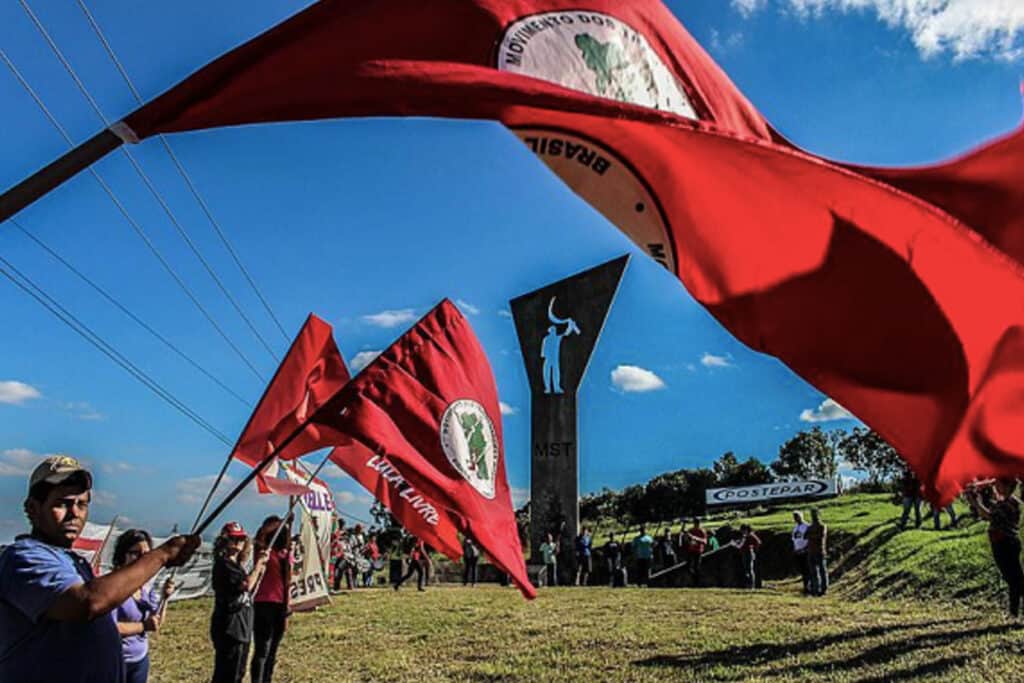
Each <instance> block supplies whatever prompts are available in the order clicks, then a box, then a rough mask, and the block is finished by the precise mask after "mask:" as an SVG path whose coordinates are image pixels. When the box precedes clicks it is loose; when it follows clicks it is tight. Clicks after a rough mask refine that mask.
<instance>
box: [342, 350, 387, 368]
mask: <svg viewBox="0 0 1024 683" xmlns="http://www.w3.org/2000/svg"><path fill="white" fill-rule="evenodd" d="M379 355H380V351H360V352H359V353H357V354H356V355H354V356H352V360H351V362H349V365H350V366H351V367H352V371H353V372H359V371H360V370H362V369H363V368H365V367H366V366H367V365H369V364H370V363H372V362H373V359H374V358H376V357H377V356H379Z"/></svg>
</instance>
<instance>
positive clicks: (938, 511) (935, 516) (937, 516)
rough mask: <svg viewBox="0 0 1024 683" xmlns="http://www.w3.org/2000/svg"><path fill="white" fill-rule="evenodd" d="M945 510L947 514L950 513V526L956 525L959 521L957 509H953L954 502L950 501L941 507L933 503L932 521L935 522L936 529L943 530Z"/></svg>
mask: <svg viewBox="0 0 1024 683" xmlns="http://www.w3.org/2000/svg"><path fill="white" fill-rule="evenodd" d="M943 512H945V513H946V514H947V515H949V528H950V529H952V528H953V527H955V526H956V525H957V522H958V521H959V520H958V519H957V517H956V510H954V509H953V504H952V503H950V504H949V505H947V506H946V507H944V508H941V507H938V506H936V505H933V506H932V522H933V523H934V524H935V530H936V531H941V530H942V519H941V515H942V513H943Z"/></svg>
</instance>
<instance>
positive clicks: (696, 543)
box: [683, 517, 708, 588]
mask: <svg viewBox="0 0 1024 683" xmlns="http://www.w3.org/2000/svg"><path fill="white" fill-rule="evenodd" d="M683 538H684V540H685V541H686V562H687V566H689V568H690V577H691V578H692V579H693V585H694V587H695V588H696V587H698V586H700V563H701V559H702V558H703V557H704V548H706V547H707V544H708V532H706V531H705V530H704V529H702V528H701V526H700V518H699V517H694V518H693V526H691V527H690V530H689V531H683Z"/></svg>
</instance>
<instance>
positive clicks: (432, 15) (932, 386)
mask: <svg viewBox="0 0 1024 683" xmlns="http://www.w3.org/2000/svg"><path fill="white" fill-rule="evenodd" d="M367 115H434V116H452V117H473V118H493V119H496V120H499V121H501V122H503V123H504V124H505V125H506V126H508V127H509V128H511V129H512V130H513V132H514V133H515V134H516V135H518V136H519V137H520V138H521V139H522V140H523V141H524V143H525V144H526V145H527V146H528V147H529V149H530V150H531V151H533V152H534V153H535V154H536V155H537V156H538V157H540V158H541V159H542V160H543V161H544V162H545V163H546V164H547V165H548V166H549V167H550V168H551V169H552V170H554V172H555V173H557V174H558V175H559V176H560V177H561V178H562V179H563V180H565V181H566V182H567V183H568V184H569V185H570V186H571V187H572V188H573V189H574V190H575V191H576V192H577V193H579V194H580V195H581V196H582V197H583V198H584V199H586V200H587V201H588V202H590V203H591V204H592V205H593V206H594V207H595V208H597V209H598V210H599V211H601V212H602V213H603V214H604V215H605V216H607V217H608V218H609V220H611V221H612V222H613V223H615V224H616V225H618V226H619V227H620V228H621V229H622V230H623V231H624V232H625V233H626V234H628V235H629V236H630V237H631V238H632V239H633V240H634V241H635V242H636V243H637V244H638V245H639V246H640V247H641V248H643V249H644V250H645V251H646V252H647V253H648V254H650V255H651V256H652V257H653V258H655V259H656V260H658V261H659V262H661V263H662V264H663V265H664V266H665V267H666V268H668V269H669V270H671V271H672V272H674V273H676V274H677V275H678V276H679V278H680V279H681V280H682V282H683V283H684V284H685V285H686V287H687V288H688V289H689V290H690V292H691V293H692V294H693V295H694V296H695V298H697V299H698V300H699V301H700V302H701V303H702V304H704V305H705V306H706V307H707V308H708V309H709V310H710V311H711V312H712V313H713V314H714V315H715V316H716V317H717V318H718V319H719V320H720V321H721V322H722V323H723V324H724V325H725V326H726V327H727V328H728V329H729V330H730V331H731V332H732V333H733V334H735V335H736V336H737V337H738V338H739V339H741V340H742V341H744V342H745V343H747V344H748V345H750V346H751V347H753V348H755V349H758V350H760V351H763V352H766V353H769V354H772V355H774V356H776V357H778V358H779V359H781V360H782V361H783V362H785V363H786V364H787V365H788V366H789V367H791V368H792V369H793V370H795V371H796V372H797V373H798V374H800V375H801V376H802V377H804V378H805V379H807V380H808V381H809V382H811V383H812V384H814V385H815V386H817V387H818V388H819V389H821V390H822V391H824V392H825V393H827V394H828V395H829V396H831V397H832V398H834V399H835V400H837V401H838V402H839V403H841V404H843V405H844V406H845V407H846V408H848V409H850V410H851V411H852V412H853V413H855V414H856V415H857V416H858V417H860V418H861V419H863V420H864V421H865V422H866V423H867V424H868V425H870V426H871V427H873V428H874V429H875V430H876V431H878V432H879V433H881V434H882V435H883V436H884V437H885V438H886V439H887V440H888V441H889V442H890V443H892V445H893V446H895V447H896V448H897V449H898V450H899V451H900V452H901V454H902V455H903V457H904V458H905V459H906V460H907V461H908V463H909V464H910V465H911V466H912V467H913V469H914V470H915V471H916V472H917V474H918V475H919V476H920V478H921V479H922V481H923V482H924V483H925V487H926V491H927V492H928V494H929V496H930V497H932V498H933V499H934V500H935V501H936V502H940V503H942V502H946V501H948V500H950V499H951V498H952V497H953V496H954V495H955V494H956V493H957V492H958V491H959V489H960V486H961V484H962V483H963V482H965V481H966V480H969V479H971V478H973V477H975V476H989V475H993V476H995V475H1017V474H1022V473H1024V434H1022V433H1021V431H1022V430H1021V428H1020V427H1019V426H1018V422H1019V420H1016V419H1015V418H1014V417H1013V416H1014V415H1016V414H1017V411H1016V404H1017V399H1016V395H1017V393H1018V392H1019V391H1020V383H1019V381H1017V377H1018V376H1019V374H1020V373H1019V372H1018V371H1017V370H1016V367H1017V362H1016V360H1015V359H1016V358H1017V357H1018V356H1019V355H1020V353H1021V352H1020V351H1019V350H1018V346H1019V344H1018V341H1017V340H1018V338H1019V330H1020V329H1021V326H1022V323H1024V291H1022V280H1021V270H1020V261H1021V260H1022V259H1024V218H1022V216H1024V213H1022V211H1021V209H1022V208H1024V131H1022V130H1018V131H1015V132H1014V133H1013V134H1011V135H1009V136H1008V137H1006V138H1004V139H1003V140H1000V141H997V142H996V143H994V144H992V145H989V146H987V147H985V148H982V149H980V150H978V151H976V152H973V153H971V154H968V155H966V156H963V157H961V158H959V159H957V160H955V161H952V162H950V163H947V164H942V165H938V166H935V167H931V168H922V169H905V170H886V169H871V168H861V167H855V166H844V165H841V164H838V163H834V162H831V161H828V160H825V159H821V158H819V157H816V156H813V155H810V154H807V153H805V152H803V151H801V150H799V149H797V148H796V147H794V146H793V145H792V144H790V143H789V142H787V141H786V140H785V139H784V138H783V137H782V136H781V135H779V134H778V133H776V132H775V131H774V130H773V129H772V128H771V126H770V125H769V124H768V123H767V122H766V121H765V119H764V117H763V116H761V114H760V113H759V112H758V111H757V110H756V109H755V108H754V107H753V105H751V104H750V102H748V101H747V99H746V98H745V97H744V96H743V95H742V94H741V93H740V92H739V91H738V90H737V89H736V87H735V86H734V85H733V84H732V83H731V82H730V81H729V80H728V78H727V77H726V76H725V74H724V73H723V72H722V71H721V70H720V69H719V68H718V67H717V65H715V63H714V62H713V60H711V58H710V57H709V56H708V55H707V54H706V53H705V52H704V51H703V50H702V49H701V48H700V46H699V45H698V44H697V43H696V42H695V41H694V40H693V38H692V37H691V36H690V35H689V34H688V33H687V32H686V31H685V30H684V29H683V27H682V26H681V25H680V24H679V23H678V22H677V21H676V20H675V18H674V17H673V16H672V14H671V13H670V12H669V11H668V10H667V9H666V8H665V7H664V6H663V5H662V4H661V3H660V2H658V1H657V0H628V1H627V0H431V2H422V1H421V0H390V1H389V2H387V3H381V2H375V1H373V0H325V1H324V2H320V3H317V4H315V5H313V6H312V7H310V8H309V9H307V10H305V11H303V12H301V13H299V14H298V15H296V16H295V17H293V18H292V19H290V20H288V21H286V22H284V23H282V24H281V25H279V26H276V27H274V28H273V29H271V30H270V31H268V32H267V33H265V34H264V35H262V36H259V37H258V38H255V39H254V40H252V41H250V42H249V43H247V44H245V45H243V46H241V47H239V48H238V49H236V50H234V51H232V52H230V53H228V54H226V55H225V56H223V57H221V58H220V59H218V60H216V61H215V62H213V63H211V64H210V65H209V66H207V67H205V68H203V69H202V70H200V71H199V72H197V73H196V74H194V75H193V76H191V77H190V78H188V79H186V80H185V81H184V82H182V83H181V84H180V85H178V86H176V87H175V88H173V89H171V90H170V91H169V92H167V93H165V94H164V95H162V96H161V97H159V98H157V99H156V100H154V101H153V102H151V103H150V104H148V105H146V106H145V107H143V108H141V109H140V110H138V111H136V112H135V113H133V114H131V115H130V116H128V117H127V118H126V119H125V120H124V121H123V122H122V123H120V124H118V125H117V126H115V127H114V130H115V132H117V134H118V135H120V136H121V137H122V138H123V139H125V140H134V139H137V138H143V137H148V136H151V135H154V134H157V133H162V132H171V131H179V130H190V129H196V128H207V127H213V126H223V125H232V124H243V123H254V122H261V121H280V120H298V119H313V118H324V117H338V116H367ZM982 238H985V239H982ZM986 239H987V240H988V242H986V241H985V240H986Z"/></svg>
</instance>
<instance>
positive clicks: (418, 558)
mask: <svg viewBox="0 0 1024 683" xmlns="http://www.w3.org/2000/svg"><path fill="white" fill-rule="evenodd" d="M428 562H430V558H429V557H428V556H427V546H426V545H425V544H424V543H423V541H421V540H420V539H418V538H417V539H416V540H415V542H414V543H413V546H412V550H410V551H409V564H408V567H409V568H408V569H407V570H406V572H405V574H404V575H403V576H402V578H400V579H399V580H398V582H397V583H396V584H395V585H394V589H395V590H396V591H397V590H398V589H399V588H401V587H402V584H403V583H405V581H406V579H408V578H409V577H410V576H412V575H413V573H415V574H416V590H418V591H424V590H426V588H425V584H426V581H427V564H428Z"/></svg>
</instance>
